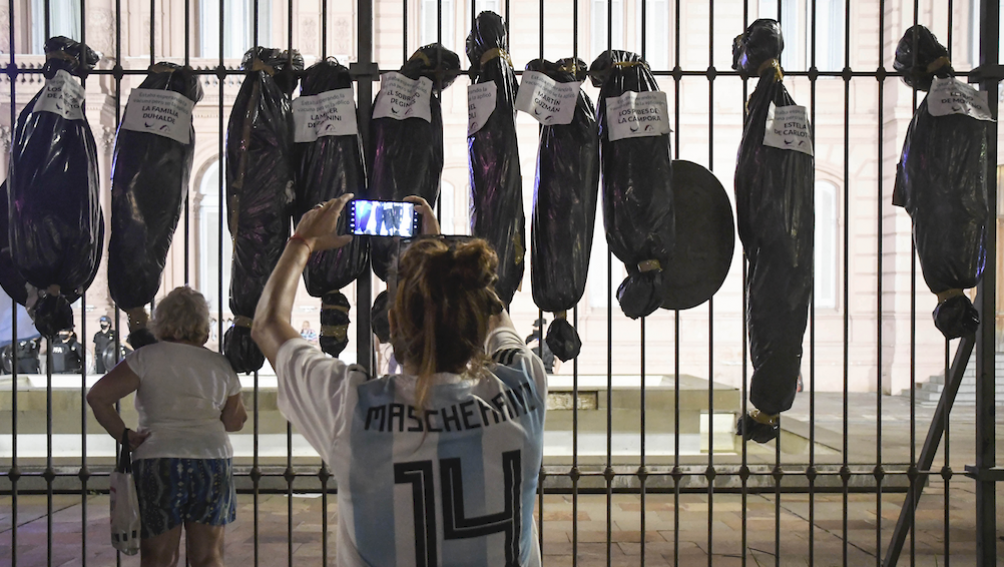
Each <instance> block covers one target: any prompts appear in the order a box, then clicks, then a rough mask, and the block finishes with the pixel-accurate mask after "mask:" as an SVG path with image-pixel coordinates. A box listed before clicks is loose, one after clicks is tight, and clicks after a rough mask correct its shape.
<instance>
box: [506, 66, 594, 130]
mask: <svg viewBox="0 0 1004 567" xmlns="http://www.w3.org/2000/svg"><path fill="white" fill-rule="evenodd" d="M581 85H582V83H559V82H557V81H555V80H554V79H552V78H551V77H548V76H547V75H545V74H544V73H541V72H540V71H526V72H525V73H523V79H522V80H521V81H520V82H519V91H517V93H516V110H522V111H523V112H525V113H527V114H529V115H530V116H532V117H534V119H536V120H537V122H540V123H541V124H543V125H544V126H550V125H551V124H571V122H572V117H573V116H575V103H576V102H577V101H578V98H579V87H580V86H581Z"/></svg>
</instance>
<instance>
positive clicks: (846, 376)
mask: <svg viewBox="0 0 1004 567" xmlns="http://www.w3.org/2000/svg"><path fill="white" fill-rule="evenodd" d="M850 12H851V1H850V0H846V2H845V3H844V14H850ZM849 19H850V18H847V20H849ZM844 29H845V38H846V31H847V30H848V29H850V22H849V21H846V22H845V23H844ZM850 66H851V63H850V46H849V45H848V44H847V42H845V45H844V75H843V80H844V169H843V181H844V242H843V251H844V255H843V256H844V257H843V260H844V262H843V264H844V265H843V279H844V296H843V312H844V313H843V324H844V336H843V346H844V351H843V417H842V421H843V423H842V425H843V428H842V431H843V447H842V451H841V453H842V457H843V463H842V466H841V467H840V478H841V481H842V484H843V514H842V516H843V517H842V522H841V535H842V538H841V547H842V552H843V563H844V564H845V565H846V564H847V551H848V550H847V544H848V539H847V535H848V524H847V521H848V518H847V514H848V505H849V482H850V479H851V471H850V466H849V464H848V463H849V461H850V446H849V435H850V427H849V422H848V412H849V403H848V402H849V400H848V394H849V390H850V254H848V251H849V250H850V225H851V215H850V206H851V198H850V181H849V180H850V93H851V76H850V73H849V72H848V71H849V69H850Z"/></svg>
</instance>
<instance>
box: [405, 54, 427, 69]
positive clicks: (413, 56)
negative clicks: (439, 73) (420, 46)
mask: <svg viewBox="0 0 1004 567" xmlns="http://www.w3.org/2000/svg"><path fill="white" fill-rule="evenodd" d="M415 59H418V60H419V61H421V62H422V63H425V65H426V66H427V67H432V60H431V59H429V56H428V55H426V54H425V53H424V52H422V51H421V50H419V51H416V52H415V53H412V54H411V57H409V58H408V61H413V60H415Z"/></svg>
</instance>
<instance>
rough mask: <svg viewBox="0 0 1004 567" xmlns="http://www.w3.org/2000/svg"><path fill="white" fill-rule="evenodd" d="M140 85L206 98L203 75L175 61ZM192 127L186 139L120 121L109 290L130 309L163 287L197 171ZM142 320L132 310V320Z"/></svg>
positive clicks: (114, 162) (153, 69)
mask: <svg viewBox="0 0 1004 567" xmlns="http://www.w3.org/2000/svg"><path fill="white" fill-rule="evenodd" d="M139 88H141V89H152V90H161V91H173V92H175V93H180V94H182V95H184V96H185V97H186V98H188V99H189V100H191V101H192V102H193V103H194V102H199V100H201V99H202V86H201V85H200V84H199V77H198V75H195V74H194V73H193V72H192V69H190V68H184V67H182V66H180V65H176V64H174V63H166V62H163V63H158V64H156V65H153V66H152V67H151V68H150V74H149V75H147V77H146V79H144V80H143V82H142V83H140V85H139ZM133 104H137V103H135V102H134V103H133ZM128 112H129V105H127V106H126V114H128ZM188 129H189V142H188V143H187V144H186V143H183V142H180V141H178V140H176V139H174V138H170V137H166V136H162V135H159V134H154V133H152V132H139V131H135V130H130V129H127V128H124V127H123V126H122V125H121V124H120V125H119V130H118V134H117V135H116V137H115V150H114V154H113V158H112V219H111V239H110V241H109V244H108V289H109V291H110V292H111V296H112V300H113V301H114V302H115V304H116V305H118V307H119V308H121V309H123V310H125V311H127V312H132V311H134V310H142V309H143V306H145V305H146V304H148V303H150V302H151V301H152V300H153V298H154V296H155V295H156V294H157V290H158V289H160V280H161V276H162V275H163V272H164V263H165V261H166V260H167V253H168V250H170V248H171V240H172V238H173V236H174V231H175V229H176V228H177V226H178V219H179V218H181V211H182V209H183V208H184V206H185V197H186V195H187V194H188V181H189V177H190V175H191V172H192V158H193V156H194V154H195V128H194V127H192V126H191V125H189V127H188ZM144 318H145V317H144ZM138 319H140V318H139V317H137V315H136V314H135V313H129V321H130V323H131V324H132V323H135V322H136V321H137V320H138ZM130 330H132V331H134V332H136V331H137V329H133V328H131V329H130ZM134 338H135V337H132V336H131V337H130V343H131V344H133V346H134V347H135V346H139V345H137V344H135V341H134V340H133V339H134Z"/></svg>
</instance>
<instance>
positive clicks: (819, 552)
mask: <svg viewBox="0 0 1004 567" xmlns="http://www.w3.org/2000/svg"><path fill="white" fill-rule="evenodd" d="M336 498H337V497H336V496H335V495H331V496H330V497H329V502H328V510H327V517H328V530H327V532H328V543H327V545H328V561H327V563H326V564H327V565H334V561H333V557H334V549H335V537H336V536H335V533H336V528H337V522H338V514H337V512H336ZM998 499H999V502H1004V488H1002V489H1001V490H1000V491H999V492H998ZM253 500H254V499H253V496H252V495H250V494H242V495H240V496H239V508H238V519H237V521H236V522H235V523H234V524H231V526H229V528H228V530H227V543H226V561H227V564H229V565H248V566H250V565H253V564H254V559H255V552H256V548H255V522H254V518H255V514H254V508H255V506H254V501H253ZM973 500H974V494H973V490H972V482H970V481H968V480H967V479H962V478H960V479H957V480H953V481H951V483H950V504H949V515H950V521H951V524H950V529H949V531H948V534H947V535H948V537H949V540H950V544H949V550H950V554H951V563H952V564H955V565H974V564H975V557H974V554H975V545H976V544H975V540H974V536H973V533H974V527H975V521H974V519H973V514H972V510H973ZM902 501H903V495H902V494H885V495H883V496H882V498H881V504H882V518H883V520H882V534H881V540H880V541H877V530H876V527H877V524H876V522H877V513H876V512H877V499H876V496H875V495H873V494H851V495H849V496H848V508H847V537H846V539H845V538H844V531H843V529H844V527H843V523H844V512H843V510H844V508H843V495H842V494H817V495H815V496H814V497H812V498H810V496H809V495H808V494H782V495H781V499H780V508H779V509H778V508H777V507H776V506H777V505H778V503H776V502H775V498H774V495H773V494H762V495H749V496H748V497H747V503H746V506H745V510H746V514H745V516H744V515H743V506H742V501H741V496H740V495H738V494H715V495H714V497H713V498H712V499H710V500H709V497H708V495H707V494H681V495H680V496H679V498H678V500H677V499H676V498H675V497H674V495H673V494H649V495H647V496H646V497H645V500H644V507H645V514H644V522H645V525H644V534H645V537H644V540H645V543H644V546H643V544H642V543H641V542H642V525H641V524H642V513H641V509H642V499H641V497H640V496H639V495H633V494H615V495H613V497H612V498H611V500H610V510H611V514H610V516H609V518H608V516H607V497H606V495H604V494H582V495H578V496H577V497H573V496H572V495H571V494H552V495H546V496H545V497H544V499H543V508H542V510H538V517H539V516H541V515H542V516H543V523H542V529H541V537H542V540H543V548H542V549H543V556H544V565H546V566H566V565H579V566H582V567H591V566H599V565H617V566H622V565H623V566H633V565H638V566H640V565H653V566H655V565H683V566H691V565H713V566H715V567H723V566H724V567H728V566H732V565H735V566H740V565H744V564H745V565H747V566H766V565H781V566H785V567H787V566H796V565H797V566H804V565H809V564H810V562H809V545H810V537H811V538H812V540H813V541H812V545H813V547H814V562H812V563H811V564H812V565H816V566H819V567H830V566H838V565H844V564H845V562H844V554H845V553H846V557H847V559H846V565H874V564H876V557H875V555H876V549H877V545H878V544H881V545H882V548H883V552H884V549H885V546H886V545H888V540H889V538H890V536H891V533H892V529H893V527H894V525H895V521H896V518H897V516H898V513H899V507H900V505H901V504H902ZM810 502H812V503H813V506H812V507H813V513H814V519H815V521H814V523H813V526H814V528H813V529H812V530H811V534H810V529H809V522H808V515H809V508H810ZM12 504H13V503H12V500H11V497H10V496H6V497H2V498H0V565H10V564H12V553H11V538H12V534H13V530H12V529H11V520H12V518H11V515H12V514H11V512H12ZM944 504H945V498H944V485H943V484H942V483H940V482H939V483H932V485H931V486H930V487H929V488H928V489H927V490H926V491H925V494H924V498H923V500H922V501H921V505H920V506H919V508H918V511H917V537H916V540H915V549H916V562H915V565H918V566H928V565H930V566H935V565H937V566H940V565H944V564H945V561H944V551H945V536H946V534H945V530H944V512H943V510H944V508H943V507H944ZM86 507H87V537H86V548H84V547H83V546H82V543H81V532H82V530H81V527H82V517H83V504H82V499H81V497H80V496H74V495H56V496H54V497H53V511H54V512H53V514H52V517H51V518H52V546H51V552H50V551H49V546H48V543H47V540H48V530H49V528H48V522H47V518H46V510H47V498H46V496H44V495H30V496H27V495H20V496H19V497H18V520H17V523H18V528H17V563H16V564H17V565H20V566H41V565H49V564H51V565H53V566H61V567H74V566H80V565H85V564H86V565H93V566H106V565H115V553H114V550H113V549H112V548H111V546H110V545H109V543H108V499H107V496H104V495H91V496H88V497H87V498H86ZM573 509H574V514H575V516H574V518H575V519H576V520H577V522H576V521H573ZM998 509H999V510H998V525H1002V526H1004V506H999V507H998ZM290 510H291V511H292V514H290ZM777 510H779V513H778V514H776V515H775V511H777ZM677 517H678V522H679V523H677ZM323 518H324V507H323V505H322V499H321V498H320V497H319V496H318V495H294V496H293V497H292V499H290V498H288V497H287V496H286V495H285V494H266V495H260V496H259V500H258V545H257V554H258V564H260V565H287V564H289V562H288V560H287V557H288V556H289V554H290V553H292V558H293V561H292V564H293V565H324V564H325V563H324V562H323V561H322V557H323V556H324V541H323V525H322V522H323ZM709 519H710V531H711V534H710V535H711V540H710V541H709ZM744 523H745V526H746V534H745V536H746V547H745V552H744V548H743V544H742V543H743V542H742V538H743V531H742V528H743V525H744ZM776 529H777V530H779V531H775V530H776ZM608 530H609V533H610V543H609V544H608V543H607V533H608ZM290 531H291V533H292V538H289V537H288V534H289V533H290ZM776 533H780V534H781V537H780V541H778V538H777V537H776V536H775V534H776ZM845 542H846V545H845ZM909 549H910V542H909V541H908V542H907V547H906V554H905V555H904V557H903V559H902V560H901V563H900V564H901V565H910V561H909V555H908V553H909ZM776 551H779V552H780V555H779V556H776V555H775V553H776ZM50 553H51V560H52V561H51V563H50V562H49V558H50ZM709 553H710V562H709ZM643 554H644V561H643V558H642V555H643ZM744 555H745V563H743V556H744ZM999 557H1000V559H1001V561H1004V542H1000V545H999ZM85 558H86V562H85ZM121 564H122V565H124V566H133V565H139V561H138V558H137V557H123V558H122V563H121Z"/></svg>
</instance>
